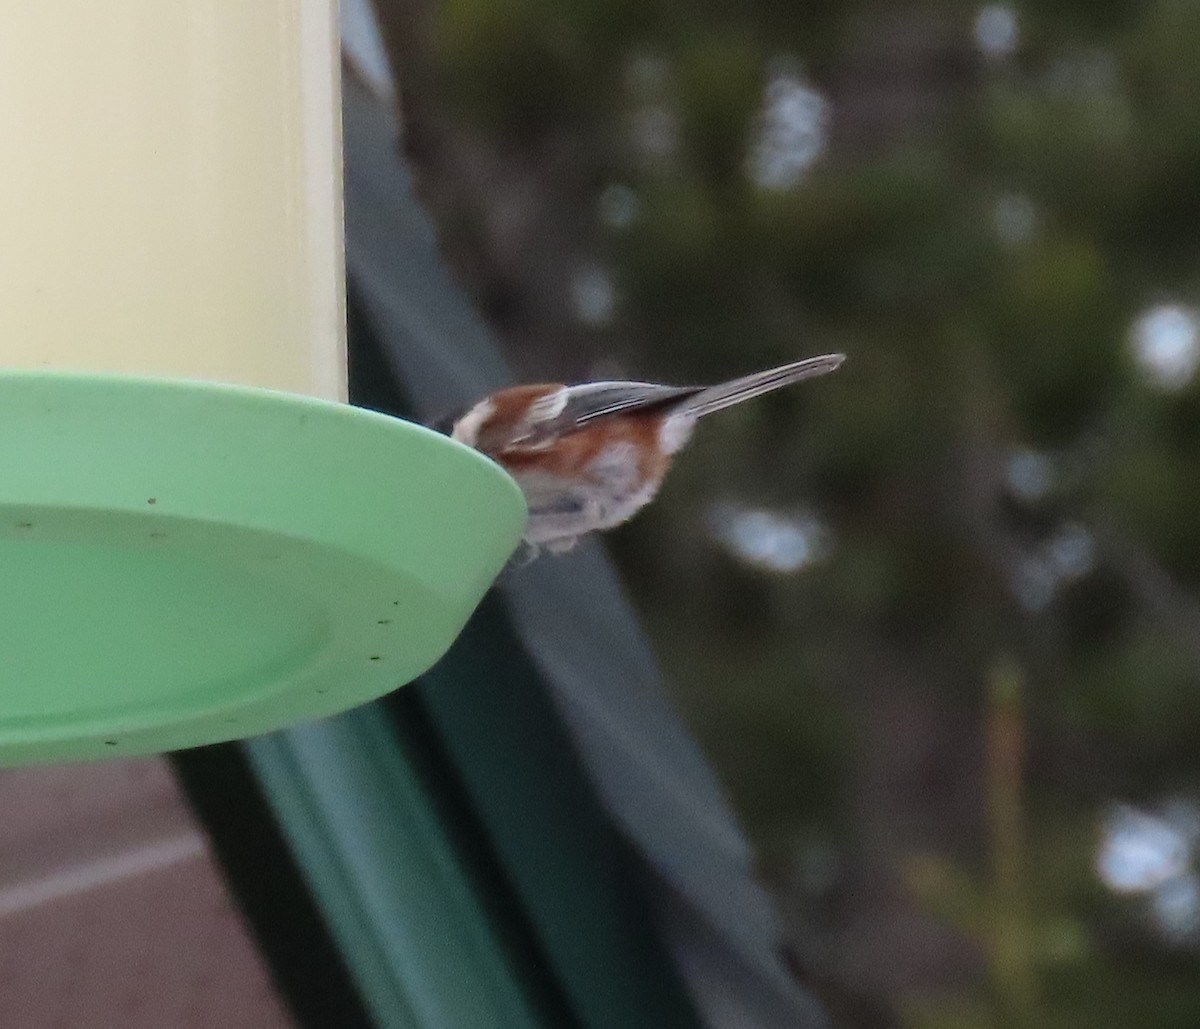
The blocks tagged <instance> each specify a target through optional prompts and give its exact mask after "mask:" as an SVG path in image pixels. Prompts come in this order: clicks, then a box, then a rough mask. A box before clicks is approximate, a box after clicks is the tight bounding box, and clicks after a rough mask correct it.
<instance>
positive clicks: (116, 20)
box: [0, 0, 525, 764]
mask: <svg viewBox="0 0 1200 1029" xmlns="http://www.w3.org/2000/svg"><path fill="white" fill-rule="evenodd" d="M335 14H336V5H335V3H334V2H333V0H4V2H0V153H2V155H3V157H2V159H0V764H18V763H26V762H32V761H50V760H67V759H82V758H96V757H105V756H112V755H129V754H138V753H148V752H156V751H162V750H168V749H174V748H178V747H188V746H194V745H198V744H204V743H212V742H216V741H218V740H227V739H232V738H238V737H245V736H250V735H255V734H257V733H262V732H269V731H272V730H274V729H278V728H281V727H284V726H287V725H290V724H293V723H295V722H298V721H306V720H311V719H316V718H321V717H325V716H327V715H331V714H334V713H336V712H338V711H341V710H345V709H346V708H348V707H351V706H353V705H355V704H359V703H363V702H366V701H369V700H372V699H374V698H376V697H378V696H380V695H382V694H384V693H386V692H388V691H389V690H392V689H394V688H396V687H397V686H400V685H403V684H404V683H406V682H408V681H410V680H411V679H413V678H414V677H415V676H417V675H420V674H421V673H422V672H424V671H425V670H426V669H427V668H428V667H429V666H430V665H431V664H432V663H433V662H434V661H436V660H437V659H438V658H439V657H440V656H441V655H442V654H443V653H444V652H445V650H446V649H447V647H449V645H450V643H451V642H452V641H453V639H454V637H455V636H456V635H457V634H458V632H459V631H460V630H461V628H462V626H463V624H464V623H465V621H466V619H467V617H468V616H469V615H470V613H471V611H472V609H473V608H474V607H475V605H476V604H477V603H478V602H479V599H480V598H481V597H482V595H483V593H484V591H485V590H486V589H487V588H488V586H489V585H490V584H491V582H492V579H493V578H494V576H495V575H496V573H497V572H498V571H499V570H500V568H501V567H502V566H503V564H504V562H505V560H506V558H507V557H508V556H509V555H510V554H511V553H512V551H513V549H514V547H515V546H516V545H517V543H518V541H519V539H520V535H521V530H522V527H523V524H524V520H525V506H524V502H523V499H522V497H521V493H520V491H519V490H518V489H517V487H516V485H515V483H513V482H512V480H511V479H509V478H508V477H507V476H506V475H505V474H504V473H503V472H502V471H501V470H500V469H499V468H497V467H496V466H495V465H493V464H492V463H491V462H490V461H488V460H487V459H485V458H484V457H482V456H481V455H480V454H478V453H476V452H475V451H473V450H469V449H467V448H466V447H462V446H460V445H459V444H457V443H454V442H453V441H451V440H448V439H446V438H444V437H442V436H439V435H437V434H436V433H433V432H430V431H428V430H426V429H423V428H420V427H417V426H413V425H410V424H408V423H406V422H402V421H400V420H398V419H394V418H388V417H385V416H384V415H380V414H375V413H373V412H369V411H362V410H359V409H357V408H353V407H350V406H349V405H348V404H346V403H345V402H344V401H345V400H346V345H345V342H346V341H345V319H344V309H343V308H344V301H343V297H344V290H343V282H344V274H343V264H344V261H343V252H342V216H341V144H340V132H339V117H340V107H339V102H338V101H339V73H340V60H339V51H338V45H337V44H338V38H337V22H336V17H335Z"/></svg>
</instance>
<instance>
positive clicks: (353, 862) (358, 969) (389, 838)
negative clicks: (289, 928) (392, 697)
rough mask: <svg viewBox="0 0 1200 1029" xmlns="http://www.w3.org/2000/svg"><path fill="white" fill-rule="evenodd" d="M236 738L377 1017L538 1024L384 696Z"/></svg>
mask: <svg viewBox="0 0 1200 1029" xmlns="http://www.w3.org/2000/svg"><path fill="white" fill-rule="evenodd" d="M245 748H246V752H247V754H248V757H249V760H250V763H251V765H252V766H253V768H254V771H255V773H256V774H257V775H258V777H259V779H260V781H261V783H262V784H263V787H264V789H265V791H266V793H267V795H268V797H269V799H270V801H271V804H272V806H273V808H274V810H275V812H276V816H277V818H278V820H279V822H280V825H281V827H282V829H283V832H284V834H285V836H286V837H287V839H288V841H289V844H290V845H291V847H292V849H293V852H294V854H295V855H296V857H297V859H298V863H299V865H300V867H301V869H302V872H303V874H304V876H305V879H306V881H307V882H308V884H309V886H310V888H311V890H312V892H313V894H314V896H315V897H316V899H317V901H318V905H319V906H320V908H321V909H322V910H323V912H324V914H325V917H326V919H327V921H328V924H329V927H330V930H331V932H332V933H333V936H334V938H335V940H336V942H337V944H338V946H339V948H340V949H341V950H342V951H343V953H344V954H345V956H346V959H347V964H348V966H349V967H350V970H351V974H352V976H353V977H354V978H355V980H356V983H357V986H358V988H359V990H360V991H361V993H362V996H363V998H364V1001H365V1003H366V1004H367V1006H368V1008H369V1009H370V1011H371V1014H372V1016H373V1018H374V1019H375V1020H376V1022H377V1024H378V1025H379V1026H380V1027H381V1029H392V1027H396V1029H407V1027H416V1029H419V1027H429V1026H447V1027H458V1026H462V1027H474V1026H505V1027H512V1029H524V1027H535V1026H538V1025H539V1024H540V1022H539V1020H538V1019H537V1017H536V1016H535V1014H534V1012H533V1008H532V1005H531V1002H530V1000H529V998H527V997H526V995H525V994H524V991H523V990H522V989H521V987H520V985H519V983H518V981H517V979H516V978H515V977H514V976H513V973H512V970H511V968H510V967H509V966H508V962H507V960H506V957H505V954H504V950H503V947H502V945H501V941H500V940H499V939H498V937H497V935H496V933H495V931H494V930H493V929H492V927H491V925H490V923H489V920H488V918H487V916H486V914H485V912H484V910H483V908H482V907H481V905H480V903H479V901H478V899H477V898H476V896H475V892H474V889H473V887H472V885H471V884H470V883H469V882H468V880H467V876H466V874H465V873H464V871H463V869H462V867H461V865H460V863H459V862H458V860H457V858H456V856H455V851H454V846H453V844H452V842H451V841H450V839H449V838H448V836H447V834H446V832H445V830H444V828H443V826H442V825H441V823H440V821H439V819H438V817H437V815H436V814H435V813H434V811H433V809H432V806H431V805H430V802H429V798H428V796H427V795H426V793H425V790H424V788H423V786H422V784H421V783H420V782H419V781H418V778H417V775H416V773H415V771H414V770H413V768H412V767H411V765H410V764H409V763H408V762H407V761H406V760H405V757H404V755H403V752H402V750H401V747H400V744H399V742H398V740H397V739H396V736H395V733H394V731H393V730H392V728H391V726H390V724H389V720H388V717H387V715H386V714H385V713H384V711H383V710H382V709H381V708H379V707H378V706H370V707H365V708H361V709H359V710H357V711H352V712H350V713H348V714H345V715H342V716H340V717H338V718H336V719H333V720H331V721H327V722H323V723H321V724H319V725H314V726H307V727H304V728H300V729H293V730H290V731H288V732H286V733H279V734H276V735H273V736H268V737H264V738H262V739H258V740H252V741H249V742H248V743H247V744H245Z"/></svg>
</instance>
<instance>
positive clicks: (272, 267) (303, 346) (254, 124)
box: [0, 0, 346, 400]
mask: <svg viewBox="0 0 1200 1029" xmlns="http://www.w3.org/2000/svg"><path fill="white" fill-rule="evenodd" d="M338 60H339V58H338V37H337V25H336V15H335V10H334V5H333V4H331V3H330V2H329V0H103V2H98V0H36V2H14V0H9V2H7V3H4V4H2V5H0V84H2V86H0V149H2V151H3V153H4V154H5V157H4V160H3V162H2V165H0V166H2V167H3V184H2V188H0V365H7V366H10V367H11V366H19V367H42V368H47V367H48V368H59V369H77V370H87V371H97V372H100V371H107V372H123V373H136V374H139V375H161V376H170V377H175V378H186V379H201V380H213V381H219V382H229V383H242V384H245V385H252V386H264V387H271V388H275V389H281V390H288V391H291V392H294V393H303V394H308V395H310V396H316V397H323V398H326V399H329V400H345V399H346V373H345V366H346V359H345V340H344V329H343V324H344V311H343V299H342V298H343V289H342V282H343V274H342V267H343V266H342V245H341V240H342V229H341V225H342V221H341V146H340V132H339V117H338V112H339V103H338V83H339V63H338Z"/></svg>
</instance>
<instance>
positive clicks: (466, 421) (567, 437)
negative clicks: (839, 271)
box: [450, 354, 845, 553]
mask: <svg viewBox="0 0 1200 1029" xmlns="http://www.w3.org/2000/svg"><path fill="white" fill-rule="evenodd" d="M844 360H845V355H843V354H825V355H823V356H821V357H810V358H807V359H806V360H803V361H796V362H793V363H792V364H785V365H782V366H781V367H779V368H772V369H770V370H769V371H765V372H757V373H755V374H754V375H747V376H745V377H743V378H740V379H732V380H730V381H729V382H723V383H721V384H719V385H717V386H660V385H657V384H655V383H650V382H588V383H583V384H582V385H578V386H564V385H561V384H557V383H539V384H536V385H530V386H513V387H511V388H509V389H502V390H499V391H497V392H495V393H493V394H491V395H490V396H488V397H485V398H484V399H483V400H481V401H479V403H477V404H476V405H475V406H474V407H472V408H471V409H470V410H469V411H467V412H466V413H465V414H464V415H462V416H461V417H459V418H458V419H457V420H456V421H454V422H453V424H452V428H451V431H450V435H451V436H452V437H453V438H454V439H456V440H458V441H459V442H460V443H465V444H467V445H468V446H471V447H474V448H475V449H477V450H479V451H481V452H483V453H484V454H486V455H487V456H488V457H490V458H492V460H494V461H496V462H497V463H498V464H500V465H501V466H502V467H503V468H504V469H505V470H506V471H508V473H509V474H510V475H511V476H512V477H513V478H514V479H515V480H516V481H517V484H518V485H519V486H520V487H521V490H522V492H524V494H525V500H526V502H527V504H528V506H529V522H528V524H527V525H526V527H525V536H524V539H525V542H526V543H527V544H529V545H530V546H531V547H532V548H533V550H534V552H535V553H536V550H537V548H538V547H542V546H544V547H545V548H546V549H547V550H550V551H551V552H553V553H562V552H564V551H567V550H570V549H571V547H573V546H574V545H575V543H576V542H577V541H578V540H579V538H580V537H581V536H584V535H586V534H587V533H589V532H595V531H597V530H600V529H611V528H612V527H613V526H615V525H620V524H621V523H622V522H624V521H626V520H627V519H629V518H630V517H632V516H633V515H634V514H635V513H636V512H637V511H639V510H640V509H641V508H643V507H645V506H646V504H648V503H649V502H650V501H651V500H653V499H654V495H655V493H657V492H658V488H659V486H660V485H661V484H662V481H663V476H665V475H666V473H667V469H668V468H669V467H670V465H671V460H672V458H673V457H674V455H675V454H676V453H678V452H679V450H680V448H682V447H683V445H684V444H685V443H686V442H687V441H688V438H689V437H690V436H691V434H692V430H693V429H694V428H695V426H696V420H697V419H699V418H702V417H704V415H707V414H712V413H713V412H714V411H720V410H721V409H722V408H726V407H732V406H733V405H734V404H740V403H741V402H742V401H743V400H750V399H751V398H752V397H758V396H762V394H764V393H770V392H771V391H773V390H777V389H780V388H782V387H784V386H790V385H791V384H792V383H793V382H799V381H800V380H801V379H811V378H813V377H814V376H817V375H824V374H826V373H827V372H831V371H833V370H834V369H835V368H837V367H838V366H839V365H840V364H841V363H842V362H843V361H844Z"/></svg>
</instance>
